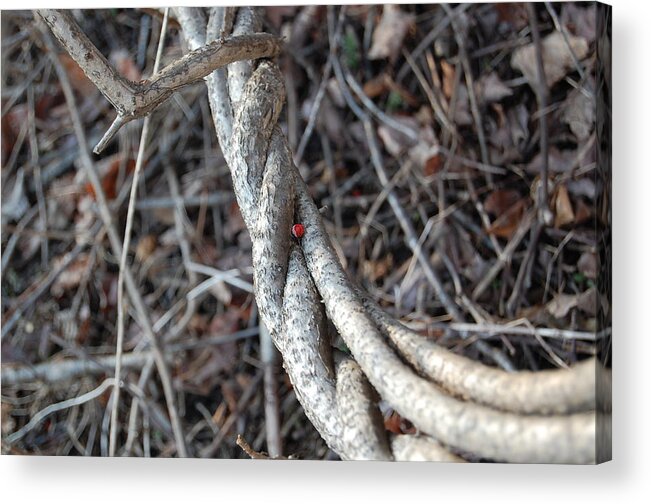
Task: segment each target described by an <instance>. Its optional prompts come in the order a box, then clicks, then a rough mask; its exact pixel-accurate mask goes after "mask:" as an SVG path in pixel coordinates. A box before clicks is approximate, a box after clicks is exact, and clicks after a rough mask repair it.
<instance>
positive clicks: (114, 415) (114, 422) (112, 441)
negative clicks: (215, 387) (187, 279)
mask: <svg viewBox="0 0 651 504" xmlns="http://www.w3.org/2000/svg"><path fill="white" fill-rule="evenodd" d="M168 16H169V8H166V9H165V15H164V17H163V23H162V26H161V32H160V39H159V41H158V49H157V52H156V60H155V62H154V73H156V72H157V71H158V67H159V65H160V59H161V56H162V54H163V44H164V40H165V32H166V30H167V19H168ZM150 121H151V116H147V117H145V121H144V124H143V127H142V133H141V136H140V145H139V147H138V156H137V158H136V167H135V171H134V174H133V179H132V181H131V192H130V194H129V205H128V209H127V220H126V227H125V230H124V241H123V244H122V255H121V256H120V272H119V274H118V286H117V305H118V321H117V332H118V334H117V342H116V355H115V380H116V382H117V383H118V384H119V383H120V379H121V378H120V376H121V369H122V366H121V357H122V347H123V341H124V325H125V320H124V309H125V306H124V305H125V303H124V272H125V270H126V269H127V256H128V253H129V246H130V243H131V228H132V227H133V217H134V215H135V201H136V197H137V192H138V181H139V179H140V173H141V171H142V165H143V162H144V154H145V146H146V144H147V136H148V135H149V124H150ZM120 388H121V387H120V386H119V385H118V387H117V388H116V390H115V391H114V394H115V397H114V401H113V409H112V411H111V429H110V432H109V457H113V456H115V448H116V445H117V433H118V405H119V402H120V401H119V399H120ZM179 454H180V455H181V456H182V457H185V456H186V455H187V453H185V447H184V445H183V448H181V447H179Z"/></svg>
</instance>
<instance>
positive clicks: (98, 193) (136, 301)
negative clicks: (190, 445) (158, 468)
mask: <svg viewBox="0 0 651 504" xmlns="http://www.w3.org/2000/svg"><path fill="white" fill-rule="evenodd" d="M42 33H43V39H44V42H45V44H46V46H47V48H48V50H49V53H48V56H49V57H50V60H51V61H52V64H53V65H54V68H55V71H56V73H57V76H58V78H59V82H60V83H61V89H62V91H63V94H64V96H65V99H66V102H67V104H68V108H69V111H70V117H71V119H72V124H73V129H74V132H75V136H76V137H77V143H78V145H79V153H80V161H81V166H82V168H83V169H84V171H85V172H86V176H87V177H88V179H89V180H90V182H91V184H92V186H93V190H94V192H95V197H96V199H97V204H98V210H99V213H100V216H101V218H102V221H103V223H104V226H105V228H106V231H107V235H108V238H109V242H110V244H111V249H112V251H113V254H114V255H115V256H116V257H121V256H122V242H121V240H120V238H119V235H118V233H117V230H116V228H115V225H114V223H113V217H112V214H111V210H110V207H109V205H108V202H107V200H106V194H105V193H104V189H103V187H102V183H101V181H100V179H99V176H98V174H97V171H96V170H95V166H94V164H93V160H92V159H91V157H90V152H89V150H88V143H87V140H86V132H85V130H84V127H83V124H82V121H81V117H80V115H79V110H78V108H77V105H76V101H75V96H74V93H73V91H72V87H71V85H70V80H69V78H68V74H67V73H66V71H65V69H64V68H63V65H62V64H61V62H60V61H59V59H58V58H57V57H56V53H55V49H54V42H53V40H52V38H51V36H50V34H49V32H48V31H47V30H46V29H45V27H43V29H42ZM125 284H126V288H127V291H128V293H129V298H130V299H131V302H132V303H133V305H134V308H135V309H136V313H137V314H138V319H139V323H140V326H141V327H142V329H143V331H144V333H145V335H146V336H147V338H148V339H149V341H150V344H151V346H152V350H153V351H154V354H155V356H156V367H157V369H158V372H159V375H160V377H161V382H162V384H163V390H164V393H165V400H166V402H167V409H168V413H169V415H170V421H171V423H172V426H173V428H174V432H175V440H176V442H177V444H179V443H180V444H181V445H183V435H182V430H181V425H180V420H179V418H178V413H177V411H176V408H175V406H174V395H173V391H172V387H171V381H170V377H169V371H168V369H167V364H166V363H165V358H164V355H163V352H162V351H161V349H160V346H159V344H158V341H157V340H156V336H155V334H154V331H153V329H152V326H151V321H150V320H149V316H148V314H147V309H146V305H145V302H144V301H143V299H142V296H141V295H140V293H139V292H138V288H137V287H136V282H135V280H134V278H133V274H132V272H131V269H130V268H128V269H127V270H126V271H125ZM183 446H184V445H183ZM179 449H183V448H179Z"/></svg>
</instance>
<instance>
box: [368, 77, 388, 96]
mask: <svg viewBox="0 0 651 504" xmlns="http://www.w3.org/2000/svg"><path fill="white" fill-rule="evenodd" d="M363 89H364V94H365V95H366V96H368V97H369V98H377V97H378V96H382V95H383V94H384V93H386V92H387V91H388V90H389V89H390V88H389V85H388V82H387V76H386V74H384V73H383V74H380V75H378V76H377V77H374V78H373V79H371V80H369V81H366V82H365V83H364V87H363Z"/></svg>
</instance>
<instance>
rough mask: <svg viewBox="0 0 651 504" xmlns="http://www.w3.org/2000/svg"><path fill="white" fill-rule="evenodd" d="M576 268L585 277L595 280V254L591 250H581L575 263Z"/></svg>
mask: <svg viewBox="0 0 651 504" xmlns="http://www.w3.org/2000/svg"><path fill="white" fill-rule="evenodd" d="M576 267H577V269H578V270H579V271H580V272H581V273H583V274H584V275H585V276H586V277H587V278H591V279H592V280H595V279H596V278H597V274H598V273H599V270H598V266H597V255H596V254H594V253H592V252H583V254H581V257H579V260H578V262H577V263H576Z"/></svg>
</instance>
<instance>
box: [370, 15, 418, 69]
mask: <svg viewBox="0 0 651 504" xmlns="http://www.w3.org/2000/svg"><path fill="white" fill-rule="evenodd" d="M413 24H414V16H412V15H411V14H407V13H405V12H403V11H402V10H401V9H400V7H399V6H398V5H385V6H384V9H383V11H382V19H380V22H379V24H378V25H377V27H376V28H375V31H374V32H373V44H372V45H371V50H370V51H369V52H368V57H369V59H372V60H373V59H382V58H389V60H390V61H391V62H393V61H395V59H396V58H397V57H398V55H399V54H400V49H401V48H402V41H403V40H404V38H405V35H407V32H408V31H409V28H410V27H411V26H412V25H413Z"/></svg>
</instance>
